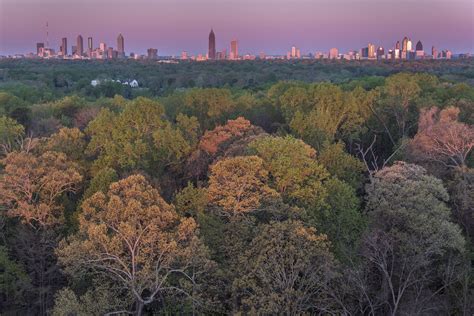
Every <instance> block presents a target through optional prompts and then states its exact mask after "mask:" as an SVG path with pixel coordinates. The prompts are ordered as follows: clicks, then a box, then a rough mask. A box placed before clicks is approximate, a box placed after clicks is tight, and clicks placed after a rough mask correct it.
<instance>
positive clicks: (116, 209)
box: [58, 175, 209, 315]
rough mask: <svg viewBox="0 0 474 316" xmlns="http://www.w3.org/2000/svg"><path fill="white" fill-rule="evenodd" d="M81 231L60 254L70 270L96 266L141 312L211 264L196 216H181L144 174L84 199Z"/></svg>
mask: <svg viewBox="0 0 474 316" xmlns="http://www.w3.org/2000/svg"><path fill="white" fill-rule="evenodd" d="M82 211H83V212H82V214H81V215H80V218H79V222H80V225H79V232H78V233H77V234H76V235H75V236H73V237H72V238H70V239H69V240H68V241H64V242H63V243H62V244H61V245H60V247H59V249H58V254H59V256H60V260H61V262H62V264H64V265H65V267H66V269H67V270H68V271H69V272H71V273H75V272H74V271H77V269H85V270H92V271H95V272H98V273H102V274H103V275H104V276H105V277H107V278H109V279H111V280H113V281H114V282H118V283H119V284H121V285H122V287H123V288H125V289H127V291H128V292H129V293H130V295H132V296H133V297H134V300H135V309H136V313H137V314H138V315H141V314H142V312H143V307H144V306H146V305H148V304H150V303H152V302H154V301H155V300H156V299H158V298H159V297H161V296H163V295H171V294H174V295H182V294H183V293H186V294H187V295H190V296H192V294H193V293H188V292H187V291H185V288H183V283H181V282H176V278H177V279H183V281H184V280H187V281H189V282H191V283H193V284H194V282H195V281H196V280H197V274H198V272H199V271H201V272H202V269H203V268H205V267H206V265H208V264H209V262H208V260H207V259H206V253H207V251H206V249H205V248H204V247H203V246H202V244H201V243H200V241H199V239H198V237H197V226H196V223H195V221H194V220H193V219H192V218H180V217H179V216H178V215H177V214H176V212H175V210H174V207H173V206H172V205H169V204H167V203H166V202H165V201H164V200H163V199H162V198H161V196H160V195H159V193H158V191H157V190H156V189H155V188H153V187H152V186H151V185H150V184H149V183H148V182H147V181H146V180H145V178H144V177H143V176H139V175H133V176H130V177H128V178H126V179H124V180H120V181H119V182H116V183H113V184H112V185H111V186H110V189H109V190H108V192H107V193H106V194H104V193H102V192H97V193H96V194H94V195H93V196H92V197H90V198H88V199H87V200H85V201H84V203H83V205H82Z"/></svg>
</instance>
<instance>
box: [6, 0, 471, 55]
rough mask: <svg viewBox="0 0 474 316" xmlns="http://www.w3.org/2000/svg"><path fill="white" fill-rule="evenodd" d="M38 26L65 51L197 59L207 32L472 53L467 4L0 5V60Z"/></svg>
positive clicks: (226, 40) (29, 43) (260, 40)
mask: <svg viewBox="0 0 474 316" xmlns="http://www.w3.org/2000/svg"><path fill="white" fill-rule="evenodd" d="M46 21H48V22H49V33H50V46H52V47H53V48H56V49H57V48H58V47H59V45H60V41H61V37H67V38H68V41H69V42H68V45H69V50H70V49H71V48H70V46H71V45H72V44H73V42H74V41H75V39H76V37H77V35H78V34H81V35H82V37H83V38H84V40H85V41H86V40H87V37H89V36H92V37H93V38H94V46H98V43H99V42H102V41H103V42H106V43H107V44H108V45H110V46H113V47H116V37H117V35H118V34H119V33H122V34H123V35H124V37H125V49H126V52H127V53H130V52H132V51H133V52H138V53H145V52H146V49H147V48H150V47H153V48H158V53H159V54H160V55H171V54H176V55H177V54H180V52H181V51H183V50H186V51H188V52H189V53H192V54H195V53H205V52H206V49H207V36H208V33H209V30H210V28H211V27H213V28H214V31H215V33H216V40H217V49H218V50H221V49H222V48H227V50H229V45H230V41H231V39H232V38H237V39H238V40H239V52H241V53H246V52H250V53H258V52H260V51H265V52H266V53H268V54H284V53H285V52H286V51H287V50H289V49H290V47H291V46H292V45H296V46H297V47H299V48H300V49H301V51H302V52H303V53H307V52H313V53H314V52H315V51H328V49H329V48H331V47H338V48H339V50H341V51H347V50H349V49H357V50H358V49H359V48H361V47H363V46H367V43H368V42H372V43H375V44H376V45H382V46H384V47H385V48H386V49H389V48H391V47H392V46H393V45H394V43H395V42H396V41H397V40H401V39H402V38H403V37H404V36H405V35H406V36H408V37H410V38H411V39H412V41H413V42H414V43H413V44H414V45H415V43H416V42H417V41H418V40H421V41H422V42H423V45H424V47H425V50H431V46H432V45H435V46H436V47H437V48H438V49H439V50H441V49H446V48H447V49H451V50H452V51H453V52H473V51H474V1H472V0H444V1H441V0H253V1H251V0H0V55H1V54H12V53H27V52H32V51H35V45H36V42H44V41H46V35H45V33H46V30H45V24H46ZM85 45H86V44H85Z"/></svg>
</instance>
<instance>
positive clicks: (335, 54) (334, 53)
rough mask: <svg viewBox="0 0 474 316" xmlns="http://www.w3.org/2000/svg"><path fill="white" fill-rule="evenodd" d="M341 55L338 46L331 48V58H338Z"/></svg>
mask: <svg viewBox="0 0 474 316" xmlns="http://www.w3.org/2000/svg"><path fill="white" fill-rule="evenodd" d="M338 57H339V50H338V49H337V48H331V49H330V50H329V59H337V58H338Z"/></svg>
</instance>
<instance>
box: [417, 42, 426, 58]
mask: <svg viewBox="0 0 474 316" xmlns="http://www.w3.org/2000/svg"><path fill="white" fill-rule="evenodd" d="M415 54H416V58H422V57H423V56H425V51H424V50H423V44H422V43H421V41H418V43H416V53H415Z"/></svg>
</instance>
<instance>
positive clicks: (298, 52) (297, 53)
mask: <svg viewBox="0 0 474 316" xmlns="http://www.w3.org/2000/svg"><path fill="white" fill-rule="evenodd" d="M296 58H298V59H300V58H301V51H300V49H299V48H297V49H296Z"/></svg>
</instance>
